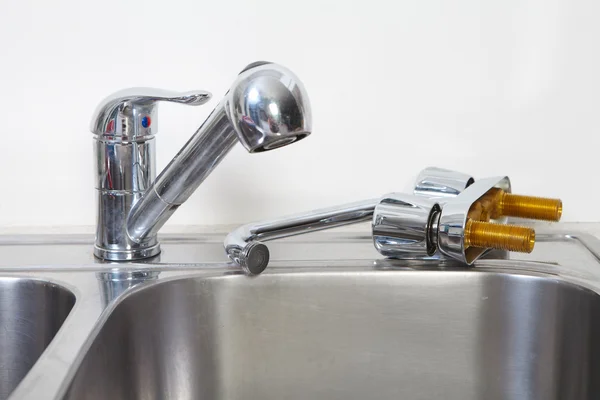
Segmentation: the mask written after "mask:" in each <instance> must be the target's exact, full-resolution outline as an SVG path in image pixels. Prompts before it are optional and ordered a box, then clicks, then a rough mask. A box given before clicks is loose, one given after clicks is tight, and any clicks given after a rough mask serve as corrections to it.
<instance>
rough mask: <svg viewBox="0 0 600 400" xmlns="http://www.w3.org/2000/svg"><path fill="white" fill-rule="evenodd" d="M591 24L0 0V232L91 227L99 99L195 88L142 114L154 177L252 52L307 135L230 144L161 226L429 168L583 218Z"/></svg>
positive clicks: (352, 188) (468, 10) (507, 7)
mask: <svg viewBox="0 0 600 400" xmlns="http://www.w3.org/2000/svg"><path fill="white" fill-rule="evenodd" d="M599 17H600V2H599V1H598V0H511V1H495V2H490V1H481V0H455V1H442V0H440V1H428V0H420V1H415V0H412V1H405V0H403V1H392V0H387V1H384V0H371V1H360V2H356V1H335V2H334V1H325V0H303V1H293V2H292V1H283V0H254V1H243V0H230V1H183V0H168V1H167V0H145V1H142V0H133V1H125V0H104V1H95V2H88V1H77V0H68V1H67V0H62V1H61V0H54V1H46V0H21V1H16V0H14V1H13V0H0V58H1V62H0V110H1V111H0V115H1V117H2V123H1V124H0V126H1V127H2V129H1V132H0V135H1V140H0V146H1V155H0V181H1V182H2V184H1V186H0V228H6V227H14V226H21V225H22V226H32V225H36V226H49V225H92V224H93V223H94V212H95V209H94V201H95V200H94V190H93V185H94V184H93V179H92V162H93V154H92V135H91V133H90V132H89V130H88V124H89V118H90V116H91V113H92V111H93V109H94V107H95V106H96V104H97V103H98V102H99V101H100V100H101V99H102V98H103V97H105V96H106V95H108V94H110V93H112V92H113V91H116V90H118V89H122V88H125V87H128V86H155V87H163V88H167V89H174V90H188V89H206V90H209V91H211V92H212V93H213V94H214V96H215V98H214V100H213V101H212V102H211V103H209V104H208V105H205V106H203V107H201V108H188V107H183V106H177V105H169V104H162V105H161V106H160V108H161V109H160V130H159V133H158V136H157V139H158V160H159V164H160V165H159V167H160V168H162V166H164V165H166V163H167V162H168V160H170V159H171V158H172V157H173V156H174V155H175V153H176V152H177V150H178V149H179V148H180V147H181V146H182V145H183V144H184V143H185V142H186V140H187V139H188V138H189V136H190V135H191V134H192V133H193V132H194V131H195V129H196V128H197V126H198V125H199V124H200V123H201V122H202V121H203V120H204V118H205V117H206V116H207V115H208V113H209V111H210V110H211V109H212V107H214V106H215V105H216V103H217V102H218V100H219V99H220V97H221V96H222V95H223V94H224V93H225V91H226V90H227V88H228V87H229V85H230V84H231V82H232V81H233V80H234V79H235V77H236V75H237V73H238V72H239V70H240V69H241V68H243V67H244V66H245V65H246V64H247V63H248V62H251V61H254V60H271V61H276V62H279V63H281V64H283V65H285V66H287V67H289V68H290V69H292V70H293V71H294V72H295V73H296V74H297V75H298V76H299V77H300V78H301V79H302V80H303V82H304V83H305V86H306V88H307V90H308V92H309V94H310V97H311V101H312V105H313V116H314V131H313V135H312V136H311V137H309V138H308V139H306V140H304V141H302V142H299V143H297V144H295V145H292V146H288V147H286V148H283V149H280V150H278V151H273V152H269V153H264V154H257V155H250V154H247V153H246V152H245V150H243V148H241V146H237V147H236V149H235V150H234V151H233V152H232V153H231V154H230V156H229V157H228V158H227V159H226V160H225V161H224V162H223V163H222V164H221V165H220V166H219V168H218V169H217V170H216V171H215V172H214V174H213V175H211V176H210V177H209V178H208V179H207V181H206V182H205V183H204V184H203V186H202V187H201V188H200V189H199V190H198V191H197V192H196V193H195V194H194V195H193V196H192V198H191V199H190V200H189V201H188V203H186V204H185V205H184V206H183V207H181V208H180V210H179V211H178V213H176V215H175V216H174V217H173V219H172V220H171V222H170V223H171V224H223V223H240V222H245V221H248V220H255V219H262V218H266V217H272V216H278V215H281V214H286V213H293V212H298V211H303V210H308V209H312V208H317V207H322V206H328V205H335V204H338V203H341V202H348V201H354V200H360V199H363V198H370V197H375V196H379V195H381V194H384V193H386V192H389V191H396V190H401V189H405V188H407V187H408V186H409V184H410V182H412V180H413V179H414V176H415V175H416V173H417V172H418V171H419V170H420V169H421V168H423V167H425V166H428V165H437V166H441V167H446V168H455V169H459V170H463V171H466V172H470V173H472V174H474V175H475V176H476V177H483V176H488V175H491V174H507V175H509V176H510V177H511V179H512V181H513V189H514V190H515V191H516V192H521V193H529V194H539V195H548V196H560V197H562V198H563V200H564V203H565V215H564V218H565V220H571V221H575V220H587V221H590V220H600V208H599V207H597V205H596V203H595V202H594V201H593V200H592V199H594V197H597V196H599V195H600V184H597V175H598V174H597V173H598V171H600V157H599V156H598V151H599V149H600V138H599V135H598V134H599V133H600V129H599V128H600V113H599V112H598V109H599V106H600V92H599V89H600V24H598V20H599ZM590 196H592V197H590Z"/></svg>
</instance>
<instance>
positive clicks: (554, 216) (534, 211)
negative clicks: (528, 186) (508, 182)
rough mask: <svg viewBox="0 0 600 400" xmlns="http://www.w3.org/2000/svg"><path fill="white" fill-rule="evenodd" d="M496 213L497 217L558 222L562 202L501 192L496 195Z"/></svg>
mask: <svg viewBox="0 0 600 400" xmlns="http://www.w3.org/2000/svg"><path fill="white" fill-rule="evenodd" d="M496 207H497V208H496V213H497V214H498V215H499V216H506V217H518V218H529V219H537V220H543V221H559V220H560V217H561V216H562V201H561V200H559V199H550V198H546V197H534V196H522V195H518V194H512V193H507V192H505V191H503V190H501V191H500V194H499V195H498V202H497V206H496Z"/></svg>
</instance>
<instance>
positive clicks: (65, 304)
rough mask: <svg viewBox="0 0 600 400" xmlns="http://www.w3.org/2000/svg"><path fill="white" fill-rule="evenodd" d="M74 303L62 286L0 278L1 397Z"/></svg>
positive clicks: (9, 391)
mask: <svg viewBox="0 0 600 400" xmlns="http://www.w3.org/2000/svg"><path fill="white" fill-rule="evenodd" d="M74 304H75V295H73V293H71V292H70V291H69V290H67V289H65V288H64V287H62V286H59V285H55V284H53V283H50V282H45V281H41V280H34V279H27V278H13V277H0V399H6V398H8V396H9V395H10V393H11V392H12V391H13V390H14V389H15V387H17V385H18V384H19V382H21V380H22V379H23V377H24V376H25V375H26V374H27V372H29V370H30V369H31V367H33V365H34V364H35V362H36V361H37V359H38V358H39V357H40V355H41V354H42V353H43V352H44V350H45V349H46V347H47V346H48V344H50V342H51V341H52V339H53V338H54V335H56V332H58V330H59V328H60V327H61V325H62V324H63V322H64V321H65V319H66V318H67V315H69V312H70V311H71V309H72V308H73V305H74Z"/></svg>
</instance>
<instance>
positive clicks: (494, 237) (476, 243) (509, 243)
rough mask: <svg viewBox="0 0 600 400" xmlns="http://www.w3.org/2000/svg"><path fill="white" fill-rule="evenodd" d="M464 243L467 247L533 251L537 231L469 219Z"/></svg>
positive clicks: (522, 251) (521, 251)
mask: <svg viewBox="0 0 600 400" xmlns="http://www.w3.org/2000/svg"><path fill="white" fill-rule="evenodd" d="M464 244H465V248H466V247H471V246H472V247H480V248H492V249H498V250H508V251H516V252H520V253H531V252H532V251H533V246H534V245H535V231H534V230H533V229H531V228H527V227H524V226H516V225H503V224H497V223H492V222H483V221H474V220H471V219H469V220H467V225H466V227H465V236H464Z"/></svg>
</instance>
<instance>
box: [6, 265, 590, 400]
mask: <svg viewBox="0 0 600 400" xmlns="http://www.w3.org/2000/svg"><path fill="white" fill-rule="evenodd" d="M284 269H285V268H280V269H277V268H273V269H271V270H268V271H267V272H266V273H265V274H263V275H261V276H259V277H257V278H248V277H245V276H241V275H231V274H230V275H223V274H221V275H218V276H208V277H207V276H196V277H186V278H179V279H174V280H166V281H162V282H159V283H154V284H149V285H148V286H146V287H144V288H141V289H139V290H134V291H133V292H132V293H131V294H130V295H126V296H125V297H124V298H122V299H121V301H119V302H118V304H116V305H114V309H113V310H112V312H111V313H110V314H109V315H108V317H107V318H106V320H105V321H104V322H103V324H102V326H101V327H100V329H99V331H98V332H97V335H96V336H95V337H94V338H93V339H92V342H91V345H90V347H89V349H88V350H87V352H86V353H85V355H84V356H83V359H82V361H81V364H80V365H78V366H77V368H76V370H75V373H74V375H73V377H72V380H71V381H70V382H69V383H68V385H67V386H68V388H67V389H66V391H65V392H64V396H63V398H65V399H82V398H85V399H228V400H236V399H246V400H249V399H250V400H252V399H256V400H258V399H261V400H262V399H302V400H305V399H343V400H351V399H361V400H362V399H366V398H374V399H457V400H468V399H519V400H522V399H544V400H551V399H570V400H577V399H597V398H600V380H599V379H597V377H598V375H599V374H600V346H597V345H596V342H595V340H596V339H597V338H599V337H600V298H599V297H598V295H597V294H595V292H593V291H591V290H588V289H585V288H582V287H580V286H577V285H574V284H571V283H568V282H566V281H563V280H561V279H559V278H557V277H553V276H549V275H536V274H533V273H531V274H525V273H516V272H515V273H507V272H506V271H503V270H502V269H501V268H498V269H497V270H494V269H488V270H486V271H477V270H457V271H441V270H437V271H436V270H433V271H426V270H414V271H381V270H372V269H366V268H365V269H353V268H347V269H332V270H329V271H323V270H320V271H310V270H301V269H294V268H291V269H290V268H288V269H287V270H286V271H285V272H282V270H284ZM18 282H20V281H13V282H12V285H9V287H12V286H14V285H15V284H16V283H18ZM30 287H33V288H34V289H32V290H30V291H29V292H33V294H35V293H37V294H38V295H40V297H42V298H45V299H48V297H44V296H45V294H46V293H47V292H46V291H39V292H36V291H35V290H36V289H37V286H30ZM44 290H46V289H44ZM53 290H54V293H57V294H58V293H61V292H60V290H58V289H56V288H54V289H53ZM0 293H4V292H0ZM19 293H21V291H17V292H16V294H19ZM31 294H32V293H30V296H27V299H31ZM49 298H50V299H54V301H55V302H58V300H60V299H62V300H63V301H66V300H65V298H64V297H63V298H61V297H60V295H57V296H55V297H52V296H49ZM11 299H12V297H11ZM27 301H28V302H30V301H31V300H27ZM13 302H14V300H10V301H9V303H7V304H13ZM67 303H68V302H67ZM19 304H20V303H19ZM26 304H27V305H28V304H29V303H26ZM36 304H37V305H38V306H39V305H40V304H39V303H36ZM13 305H14V306H17V303H14V304H13ZM48 307H49V306H47V308H48ZM32 308H33V307H32ZM27 310H28V311H30V312H31V311H33V310H29V308H27ZM63 311H65V308H63ZM65 315H66V313H65ZM39 318H41V321H40V322H39V323H40V324H41V325H42V326H47V325H49V326H51V327H52V328H53V329H49V330H48V332H47V337H49V338H51V336H52V334H51V333H50V331H52V332H55V330H56V329H57V327H58V326H60V322H57V321H56V320H55V319H54V318H56V317H52V318H51V317H48V316H47V314H43V313H42V314H40V317H39ZM15 323H16V322H15ZM23 337H25V336H23ZM44 338H46V336H45V337H44ZM27 339H29V338H27ZM32 342H33V343H35V344H36V345H37V346H38V348H39V349H41V350H43V346H44V344H43V343H47V342H46V341H43V343H42V340H41V339H40V343H39V344H38V341H37V340H32ZM28 343H29V342H28ZM41 350H40V351H41ZM22 351H25V352H26V353H29V352H30V351H31V350H29V349H27V350H24V349H23V350H22ZM36 354H37V353H36ZM3 357H6V354H3Z"/></svg>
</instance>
